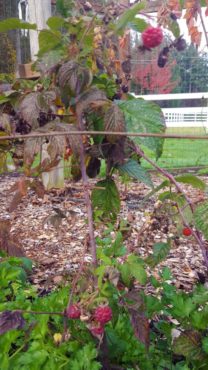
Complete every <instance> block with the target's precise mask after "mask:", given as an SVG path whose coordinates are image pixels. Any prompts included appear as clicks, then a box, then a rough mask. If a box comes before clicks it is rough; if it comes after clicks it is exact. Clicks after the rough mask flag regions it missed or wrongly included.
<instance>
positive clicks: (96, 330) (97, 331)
mask: <svg viewBox="0 0 208 370" xmlns="http://www.w3.org/2000/svg"><path fill="white" fill-rule="evenodd" d="M90 332H91V333H92V335H94V336H95V337H96V336H97V335H102V334H104V327H103V326H94V327H92V328H90Z"/></svg>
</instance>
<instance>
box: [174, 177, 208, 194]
mask: <svg viewBox="0 0 208 370" xmlns="http://www.w3.org/2000/svg"><path fill="white" fill-rule="evenodd" d="M175 180H176V181H178V182H182V183H184V184H190V185H192V186H193V188H197V189H201V190H205V189H206V184H205V182H204V181H202V180H201V179H199V178H198V177H196V176H194V175H191V174H189V173H187V174H184V175H180V176H176V177H175Z"/></svg>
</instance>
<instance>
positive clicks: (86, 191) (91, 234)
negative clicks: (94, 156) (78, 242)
mask: <svg viewBox="0 0 208 370" xmlns="http://www.w3.org/2000/svg"><path fill="white" fill-rule="evenodd" d="M77 121H78V127H79V129H80V130H83V123H82V116H81V114H79V113H78V114H77ZM80 166H81V173H82V182H83V185H84V186H83V188H84V196H85V203H86V207H87V218H88V227H89V238H90V240H89V242H90V247H91V254H92V263H93V265H94V267H96V266H97V253H96V249H97V248H96V242H95V233H94V221H93V210H92V203H91V199H90V193H89V185H88V177H87V172H86V166H85V148H84V144H83V142H82V138H81V136H80Z"/></svg>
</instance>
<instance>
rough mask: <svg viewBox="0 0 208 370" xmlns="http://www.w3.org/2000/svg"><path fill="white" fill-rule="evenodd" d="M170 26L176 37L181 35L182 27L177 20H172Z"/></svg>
mask: <svg viewBox="0 0 208 370" xmlns="http://www.w3.org/2000/svg"><path fill="white" fill-rule="evenodd" d="M168 28H169V30H170V31H171V32H172V34H173V35H174V36H175V37H176V38H177V37H179V36H180V27H179V24H178V22H177V21H172V22H170V23H169V25H168Z"/></svg>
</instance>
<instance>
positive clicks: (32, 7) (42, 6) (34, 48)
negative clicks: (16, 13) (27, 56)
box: [28, 0, 51, 61]
mask: <svg viewBox="0 0 208 370" xmlns="http://www.w3.org/2000/svg"><path fill="white" fill-rule="evenodd" d="M28 17H29V22H30V23H35V24H36V25H37V30H38V31H39V30H42V29H43V28H47V25H46V22H47V20H48V18H50V17H51V0H28ZM38 31H33V30H31V31H30V51H31V59H32V60H33V61H34V60H35V59H36V55H37V53H38V50H39V43H38Z"/></svg>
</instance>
